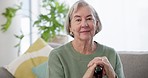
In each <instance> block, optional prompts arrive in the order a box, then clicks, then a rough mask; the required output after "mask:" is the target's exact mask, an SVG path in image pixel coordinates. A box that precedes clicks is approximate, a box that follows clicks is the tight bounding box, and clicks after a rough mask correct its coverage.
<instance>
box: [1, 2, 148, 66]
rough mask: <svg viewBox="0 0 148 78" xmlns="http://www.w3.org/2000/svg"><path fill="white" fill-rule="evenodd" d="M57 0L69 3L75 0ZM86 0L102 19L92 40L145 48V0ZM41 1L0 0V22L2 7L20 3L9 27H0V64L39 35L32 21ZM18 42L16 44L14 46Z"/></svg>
mask: <svg viewBox="0 0 148 78" xmlns="http://www.w3.org/2000/svg"><path fill="white" fill-rule="evenodd" d="M57 1H59V2H60V3H62V2H64V3H65V4H66V5H67V6H69V7H70V6H71V5H72V4H73V3H74V2H76V1H77V0H57ZM86 1H87V2H88V3H90V4H91V5H92V6H93V7H94V8H95V9H96V10H97V12H98V14H99V17H100V20H101V22H102V27H103V28H102V31H101V32H100V33H98V34H97V35H96V36H95V38H94V40H95V41H97V42H99V43H101V44H104V45H107V46H110V47H113V48H115V50H117V51H148V31H147V29H148V22H147V21H148V5H147V4H148V1H147V0H86ZM41 3H42V0H0V25H3V24H4V23H5V22H6V18H5V17H4V16H3V15H2V13H4V12H5V10H6V8H7V7H13V6H15V5H20V4H21V9H20V10H18V11H17V12H16V15H15V17H14V18H13V21H12V22H11V25H10V28H9V29H8V30H7V31H6V32H2V31H0V66H2V65H6V64H8V63H9V62H10V61H12V60H14V59H15V58H16V57H18V56H19V55H22V54H23V53H24V52H25V51H26V50H27V49H28V47H29V46H30V45H31V44H32V43H33V42H34V41H35V40H36V39H37V38H39V37H40V33H38V29H37V28H36V27H34V26H33V24H34V22H35V21H36V20H37V19H38V16H39V14H41V13H46V12H47V11H48V10H47V11H45V10H44V9H42V8H41ZM0 28H2V27H0ZM63 33H65V32H63ZM14 34H17V35H21V34H23V35H24V37H23V38H22V40H21V41H20V40H19V39H17V38H16V37H15V36H14ZM70 40H72V38H71V37H68V41H70ZM18 42H20V47H14V46H15V45H16V44H17V43H18ZM18 49H19V53H18Z"/></svg>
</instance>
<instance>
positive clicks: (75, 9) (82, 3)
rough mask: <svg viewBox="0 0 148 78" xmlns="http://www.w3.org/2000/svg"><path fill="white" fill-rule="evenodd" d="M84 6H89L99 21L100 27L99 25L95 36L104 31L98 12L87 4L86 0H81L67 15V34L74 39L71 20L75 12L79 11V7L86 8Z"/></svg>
mask: <svg viewBox="0 0 148 78" xmlns="http://www.w3.org/2000/svg"><path fill="white" fill-rule="evenodd" d="M84 6H89V7H90V8H91V10H92V12H93V15H94V17H95V20H97V21H98V25H97V29H96V31H95V34H97V33H98V32H100V31H101V29H102V25H101V21H100V19H99V16H98V13H97V12H96V10H95V9H94V8H93V7H92V6H91V5H89V4H88V3H87V2H85V1H84V0H79V1H77V2H76V3H74V4H73V5H72V7H71V8H70V9H69V12H68V14H67V17H66V21H65V28H66V32H67V34H68V35H70V36H72V37H74V35H73V34H70V22H71V18H72V17H71V16H72V14H73V13H74V12H75V11H77V10H78V8H79V7H84Z"/></svg>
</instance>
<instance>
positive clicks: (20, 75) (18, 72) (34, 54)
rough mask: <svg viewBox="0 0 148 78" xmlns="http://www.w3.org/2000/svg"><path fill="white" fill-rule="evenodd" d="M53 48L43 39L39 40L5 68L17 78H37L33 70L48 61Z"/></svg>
mask: <svg viewBox="0 0 148 78" xmlns="http://www.w3.org/2000/svg"><path fill="white" fill-rule="evenodd" d="M52 49H53V48H52V47H50V46H49V45H48V44H47V43H46V42H45V41H44V40H43V39H41V38H38V39H37V40H36V41H35V42H34V43H33V45H31V46H30V47H29V49H28V50H27V51H26V52H25V53H24V54H23V55H21V56H19V57H18V58H17V59H15V60H14V61H12V62H11V63H10V64H9V65H7V66H6V67H5V68H6V69H7V70H8V71H9V72H10V73H11V74H12V75H14V76H15V78H36V75H35V74H34V73H33V72H32V68H33V67H35V66H38V65H39V64H41V63H43V62H45V61H47V60H48V55H49V53H50V51H51V50H52Z"/></svg>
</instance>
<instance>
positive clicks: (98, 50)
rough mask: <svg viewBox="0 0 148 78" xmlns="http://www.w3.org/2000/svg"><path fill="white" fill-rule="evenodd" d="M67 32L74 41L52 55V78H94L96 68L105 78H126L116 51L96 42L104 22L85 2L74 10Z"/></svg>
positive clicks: (70, 11)
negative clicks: (101, 69)
mask: <svg viewBox="0 0 148 78" xmlns="http://www.w3.org/2000/svg"><path fill="white" fill-rule="evenodd" d="M65 27H66V30H67V32H68V34H69V35H70V36H72V37H73V38H74V39H73V40H72V41H70V42H68V43H66V44H64V45H62V46H60V47H58V48H55V49H54V50H52V51H51V53H50V55H49V59H48V78H94V71H95V68H96V66H98V65H100V66H102V68H103V73H102V75H103V78H124V73H123V68H122V63H121V60H120V57H119V55H118V54H117V53H116V52H115V50H114V49H113V48H110V47H107V46H105V45H102V44H99V43H98V42H96V41H93V37H94V36H95V35H96V34H97V33H98V32H100V30H101V22H100V20H99V17H98V14H97V12H96V11H95V9H94V8H93V7H92V6H91V5H89V4H88V3H87V2H85V1H83V0H79V1H77V2H76V3H75V4H73V6H72V7H71V8H70V10H69V12H68V15H67V19H66V24H65Z"/></svg>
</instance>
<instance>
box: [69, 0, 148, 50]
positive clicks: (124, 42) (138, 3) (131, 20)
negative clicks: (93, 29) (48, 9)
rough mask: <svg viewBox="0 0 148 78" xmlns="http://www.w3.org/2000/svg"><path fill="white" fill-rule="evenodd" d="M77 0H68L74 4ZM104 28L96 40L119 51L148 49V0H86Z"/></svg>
mask: <svg viewBox="0 0 148 78" xmlns="http://www.w3.org/2000/svg"><path fill="white" fill-rule="evenodd" d="M75 1H77V0H68V1H67V2H68V3H69V4H70V5H72V4H73V2H75ZM86 1H87V2H89V3H90V4H91V5H92V6H93V7H94V8H95V9H96V10H97V12H98V13H99V16H100V19H101V22H102V26H103V29H102V31H101V32H100V33H99V34H97V35H96V36H95V40H96V41H98V42H100V43H102V44H105V45H108V46H111V47H113V48H115V50H118V51H148V31H147V29H148V0H86Z"/></svg>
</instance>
